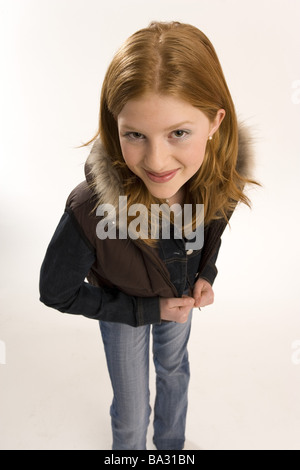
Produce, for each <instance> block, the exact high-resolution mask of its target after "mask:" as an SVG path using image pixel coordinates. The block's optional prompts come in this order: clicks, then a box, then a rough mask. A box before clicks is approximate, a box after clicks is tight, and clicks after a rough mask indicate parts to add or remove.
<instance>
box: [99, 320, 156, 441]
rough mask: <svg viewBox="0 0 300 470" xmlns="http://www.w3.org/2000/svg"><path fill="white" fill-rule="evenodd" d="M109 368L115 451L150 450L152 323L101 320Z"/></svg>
mask: <svg viewBox="0 0 300 470" xmlns="http://www.w3.org/2000/svg"><path fill="white" fill-rule="evenodd" d="M100 330H101V333H102V338H103V343H104V349H105V354H106V360H107V366H108V371H109V375H110V379H111V383H112V388H113V393H114V397H113V402H112V405H111V408H110V414H111V422H112V433H113V446H112V449H113V450H133V449H136V450H143V449H146V437H147V429H148V425H149V417H150V413H151V408H150V404H149V402H150V391H149V336H150V326H149V325H147V326H142V327H139V328H133V327H131V326H128V325H125V324H122V323H111V322H102V321H101V322H100Z"/></svg>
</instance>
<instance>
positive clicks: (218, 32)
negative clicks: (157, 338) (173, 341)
mask: <svg viewBox="0 0 300 470" xmlns="http://www.w3.org/2000/svg"><path fill="white" fill-rule="evenodd" d="M152 20H160V21H171V20H178V21H182V22H187V23H191V24H193V25H195V26H197V27H198V28H199V29H201V30H202V31H203V32H204V33H205V34H206V35H207V36H208V37H209V38H210V40H211V41H212V43H213V44H214V46H215V48H216V51H217V53H218V56H219V59H220V61H221V64H222V66H223V70H224V73H225V77H226V79H227V83H228V85H229V88H230V90H231V93H232V96H233V99H234V102H235V105H236V109H237V113H238V116H239V118H240V120H242V121H244V122H245V123H246V124H248V125H250V127H251V128H252V131H253V138H254V150H255V156H256V167H255V172H254V176H255V178H256V179H258V180H259V181H260V182H261V184H262V188H255V189H251V190H249V196H250V198H251V199H252V203H253V209H252V210H249V209H248V208H245V207H239V208H238V209H237V211H236V213H235V214H234V216H233V218H232V221H231V229H230V230H229V229H227V230H226V232H225V234H224V236H223V246H222V250H221V253H220V256H219V261H218V269H219V275H218V278H217V280H216V282H215V303H214V305H213V306H210V307H208V308H207V309H203V310H202V312H201V313H200V314H199V313H195V315H194V327H193V334H192V338H191V344H190V354H191V367H192V373H193V376H192V377H193V378H192V383H191V392H190V421H189V425H188V433H189V434H190V435H191V440H192V441H193V442H194V443H195V445H197V446H198V447H201V448H205V449H243V448H244V449H259V448H260V449H277V448H282V449H300V442H299V435H300V404H299V400H298V397H299V393H300V320H299V313H300V305H299V273H298V265H299V243H298V234H299V228H300V227H299V217H298V213H299V195H298V186H299V176H300V172H299V156H300V137H299V115H300V61H299V57H300V37H299V20H300V0H285V1H284V0H252V1H251V2H250V1H239V0H186V1H185V2H182V1H181V0H163V1H161V0H159V1H158V0H151V2H140V1H133V0H127V1H122V0H112V1H110V2H103V1H102V0H0V48H1V49H0V50H1V57H0V67H1V73H0V77H1V78H0V80H1V87H0V119H1V121H0V158H1V163H0V169H1V187H0V191H1V203H0V204H1V205H0V224H1V233H0V237H1V239H0V240H1V243H0V250H1V283H0V302H1V304H0V309H1V310H0V449H76V448H86V449H89V448H95V449H97V448H100V449H101V448H109V446H110V430H109V426H110V423H109V416H108V407H109V402H110V399H111V390H110V384H109V381H108V377H107V375H106V368H105V364H104V356H103V350H102V346H101V340H100V335H99V333H98V328H97V324H96V322H93V321H89V320H87V319H85V318H82V317H80V318H77V317H76V318H75V317H74V316H68V315H62V314H60V313H58V312H55V311H54V310H51V309H47V308H46V307H45V306H43V305H42V304H40V302H39V300H38V297H39V293H38V278H39V269H40V265H41V262H42V259H43V256H44V253H45V250H46V248H47V245H48V243H49V241H50V238H51V236H52V234H53V232H54V229H55V227H56V225H57V223H58V221H59V218H60V217H61V215H62V213H63V210H64V204H65V201H66V198H67V196H68V194H69V193H70V191H71V190H72V189H73V187H74V186H75V185H77V184H78V183H79V182H81V181H82V179H83V178H84V172H83V166H84V162H85V159H86V157H87V154H88V149H86V148H83V149H78V148H76V147H78V146H80V145H81V144H82V143H84V142H86V141H87V140H89V139H90V138H91V137H93V135H94V134H95V132H96V130H97V122H98V110H99V97H100V90H101V84H102V80H103V77H104V74H105V71H106V68H107V66H108V64H109V62H110V60H111V59H112V56H113V54H114V53H115V51H116V49H117V48H118V47H119V46H120V45H121V43H122V42H123V41H124V40H125V39H126V38H127V37H128V36H129V35H130V34H132V33H133V32H135V31H136V30H138V29H140V28H142V27H145V26H147V25H148V24H149V22H150V21H152ZM105 446H106V447H105ZM198 447H196V448H198Z"/></svg>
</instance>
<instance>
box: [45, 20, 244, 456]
mask: <svg viewBox="0 0 300 470" xmlns="http://www.w3.org/2000/svg"><path fill="white" fill-rule="evenodd" d="M99 121H100V122H99V130H98V133H97V135H96V137H95V138H94V139H93V140H92V141H93V142H94V145H93V147H92V150H91V153H90V155H89V157H88V160H87V163H86V168H85V170H86V179H85V181H84V182H83V183H81V184H79V186H77V187H76V188H75V189H74V190H73V191H72V193H71V194H70V196H69V198H68V200H67V204H66V209H65V212H64V215H63V216H62V218H61V220H60V222H59V225H58V227H57V229H56V231H55V233H54V236H53V238H52V240H51V242H50V245H49V247H48V250H47V253H46V256H45V259H44V262H43V265H42V268H41V276H40V294H41V297H40V298H41V301H42V302H44V303H45V304H46V305H47V306H50V307H53V308H56V309H58V310H60V311H61V312H66V313H73V314H82V315H85V316H86V317H89V318H93V319H96V320H99V321H100V329H101V334H102V338H103V343H104V348H105V354H106V359H107V365H108V371H109V374H110V379H111V382H112V387H113V394H114V396H113V402H112V406H111V420H112V433H113V446H112V448H113V449H119V450H122V449H146V435H147V428H148V424H149V417H150V412H151V409H150V405H149V340H150V333H151V332H152V336H153V358H154V364H155V370H156V387H157V389H156V400H155V409H154V438H153V441H154V444H155V446H156V448H157V449H164V450H170V449H183V447H184V442H185V424H186V412H187V396H188V383H189V362H188V352H187V343H188V339H189V334H190V328H191V320H192V309H193V308H195V307H204V306H206V305H209V304H211V303H212V302H213V300H214V293H213V289H212V285H213V282H214V280H215V277H216V275H217V269H216V266H215V263H216V259H217V255H218V251H219V248H220V243H221V238H220V237H221V235H222V232H223V230H224V229H225V227H226V225H227V224H228V220H229V218H230V215H231V214H232V212H233V210H234V208H235V206H236V204H237V203H238V202H240V201H241V202H244V203H246V204H248V205H249V201H248V199H247V197H246V196H245V194H244V187H245V184H246V183H250V182H252V181H251V180H250V179H249V178H248V170H247V168H248V161H249V154H248V150H247V144H246V142H245V139H244V138H243V133H242V132H241V131H238V125H237V118H236V114H235V110H234V105H233V103H232V99H231V96H230V93H229V90H228V87H227V85H226V82H225V78H224V76H223V73H222V69H221V66H220V63H219V61H218V58H217V55H216V53H215V50H214V48H213V46H212V44H211V43H210V41H209V40H208V39H207V37H206V36H205V35H204V34H203V33H202V32H201V31H199V30H198V29H197V28H195V27H193V26H191V25H187V24H182V23H178V22H172V23H151V24H150V26H149V27H148V28H145V29H142V30H141V31H138V32H137V33H135V34H133V35H132V36H131V37H130V38H129V39H128V40H127V41H126V42H125V44H124V45H123V46H122V47H121V48H120V49H119V51H118V52H117V53H116V55H115V57H114V58H113V60H112V62H111V64H110V66H109V68H108V71H107V73H106V76H105V79H104V83H103V88H102V94H101V104H100V120H99ZM92 141H91V142H92ZM89 143H90V142H89ZM120 197H122V198H123V199H122V201H124V197H126V202H127V206H126V210H128V215H129V216H128V217H127V218H126V224H127V226H126V228H127V227H129V225H130V224H132V221H133V219H132V215H133V213H134V212H130V208H134V207H136V206H134V204H139V205H142V207H146V208H147V209H149V214H150V211H151V207H153V206H152V204H155V203H156V204H157V203H159V204H162V203H166V202H167V203H168V204H169V205H170V206H171V205H174V204H176V205H177V206H176V207H178V205H179V207H184V206H185V204H192V205H193V207H194V208H195V207H196V206H197V205H199V204H203V207H204V245H203V247H200V248H199V247H197V248H196V249H191V248H189V249H187V237H185V236H184V234H183V236H182V237H181V238H179V237H176V236H175V229H174V226H175V224H174V217H173V219H172V220H173V225H172V227H173V230H171V235H170V236H169V237H163V236H160V237H159V239H154V238H153V237H152V238H151V236H148V235H149V231H148V233H147V234H145V233H144V236H142V230H140V232H139V233H140V236H139V237H137V236H135V237H134V236H130V232H129V230H128V232H127V231H125V232H124V226H122V224H120V222H119V219H118V218H117V217H108V216H107V214H108V213H110V215H111V214H113V215H114V216H116V215H120V214H121V209H120V204H119V202H120ZM139 207H140V206H139ZM195 214H196V212H195V210H194V211H193V219H192V220H191V223H192V228H193V229H194V230H196V229H197V227H198V224H199V222H198V219H197V217H196V215H195ZM104 216H107V219H106V218H105V217H104ZM151 220H152V219H151V217H150V215H149V222H151ZM103 221H104V222H105V224H104V225H105V227H106V228H105V230H103V225H102V226H101V223H102V222H103ZM161 223H162V217H161V219H160V224H161ZM99 224H100V225H99ZM137 225H138V224H135V227H137ZM140 225H142V224H140ZM101 227H102V228H101ZM176 228H178V227H176ZM149 230H150V229H149ZM124 233H125V234H126V236H124ZM189 246H190V245H189ZM86 278H87V280H88V282H86V281H85V279H86Z"/></svg>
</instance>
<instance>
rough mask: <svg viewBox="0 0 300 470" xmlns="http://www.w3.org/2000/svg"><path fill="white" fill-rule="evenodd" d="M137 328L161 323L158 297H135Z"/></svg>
mask: <svg viewBox="0 0 300 470" xmlns="http://www.w3.org/2000/svg"><path fill="white" fill-rule="evenodd" d="M136 300H137V310H136V320H137V326H143V325H149V324H153V323H161V319H160V304H159V297H136Z"/></svg>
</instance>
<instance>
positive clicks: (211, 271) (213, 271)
mask: <svg viewBox="0 0 300 470" xmlns="http://www.w3.org/2000/svg"><path fill="white" fill-rule="evenodd" d="M220 247H221V239H219V242H218V245H217V247H216V250H215V252H214V253H213V255H212V256H211V257H210V258H209V260H208V262H207V263H206V265H205V267H204V268H203V269H202V270H201V271H200V272H199V274H198V277H197V279H200V278H201V279H205V280H206V281H208V282H209V283H210V285H211V286H212V285H213V283H214V282H215V279H216V277H217V274H218V269H217V267H216V261H217V258H218V254H219V251H220Z"/></svg>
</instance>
